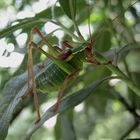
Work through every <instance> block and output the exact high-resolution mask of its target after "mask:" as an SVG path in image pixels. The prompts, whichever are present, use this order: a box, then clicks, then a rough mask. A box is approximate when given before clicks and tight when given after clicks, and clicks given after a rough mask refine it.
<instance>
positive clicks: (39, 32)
mask: <svg viewBox="0 0 140 140" xmlns="http://www.w3.org/2000/svg"><path fill="white" fill-rule="evenodd" d="M34 33H37V34H38V35H39V37H40V38H41V40H42V41H43V43H44V44H45V45H46V44H47V46H48V47H49V48H50V49H51V50H53V51H54V52H56V53H58V54H59V53H61V52H62V51H63V50H62V49H61V48H59V47H57V46H56V45H55V46H52V45H51V43H50V42H49V41H48V40H46V38H45V37H44V36H43V34H42V33H41V31H40V30H39V29H38V28H37V27H34V28H33V29H32V34H34Z"/></svg>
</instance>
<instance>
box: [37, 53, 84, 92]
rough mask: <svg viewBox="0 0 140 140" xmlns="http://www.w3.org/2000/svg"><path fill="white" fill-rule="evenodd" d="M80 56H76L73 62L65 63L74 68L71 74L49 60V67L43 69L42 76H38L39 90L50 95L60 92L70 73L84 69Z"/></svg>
mask: <svg viewBox="0 0 140 140" xmlns="http://www.w3.org/2000/svg"><path fill="white" fill-rule="evenodd" d="M80 56H81V55H80V53H79V54H76V55H74V56H73V58H72V59H71V60H69V61H65V63H67V64H68V65H70V66H71V67H72V68H73V70H72V71H70V72H69V73H68V72H67V71H65V69H63V68H60V66H59V65H57V64H55V63H54V62H53V61H52V60H50V59H49V60H47V66H46V67H44V68H42V70H41V71H40V73H41V74H39V75H38V76H36V84H37V89H39V90H41V91H43V93H50V92H52V91H56V90H58V89H59V87H60V86H61V85H62V84H63V82H64V80H65V79H66V77H67V76H68V75H69V74H70V73H72V72H74V71H76V70H77V69H82V66H83V62H82V61H81V58H80ZM79 58H80V59H79ZM67 69H68V68H67Z"/></svg>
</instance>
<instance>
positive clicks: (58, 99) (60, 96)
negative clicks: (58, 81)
mask: <svg viewBox="0 0 140 140" xmlns="http://www.w3.org/2000/svg"><path fill="white" fill-rule="evenodd" d="M79 71H80V69H76V70H75V71H74V72H72V73H70V74H69V75H68V76H67V77H66V78H65V80H64V82H63V84H62V85H61V87H60V89H59V93H58V97H57V102H56V104H55V105H54V107H53V109H52V111H54V112H55V111H57V109H58V107H59V104H60V102H61V98H62V97H63V95H64V90H65V88H66V87H67V85H68V82H69V80H71V79H72V78H74V76H76V75H77V74H78V73H79Z"/></svg>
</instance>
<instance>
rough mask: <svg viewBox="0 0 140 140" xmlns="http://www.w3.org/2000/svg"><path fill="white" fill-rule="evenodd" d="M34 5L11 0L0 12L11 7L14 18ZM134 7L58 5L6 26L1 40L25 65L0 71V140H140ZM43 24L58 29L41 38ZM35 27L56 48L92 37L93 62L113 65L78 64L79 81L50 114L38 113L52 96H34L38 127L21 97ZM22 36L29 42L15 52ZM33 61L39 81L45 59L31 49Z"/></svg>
mask: <svg viewBox="0 0 140 140" xmlns="http://www.w3.org/2000/svg"><path fill="white" fill-rule="evenodd" d="M34 3H36V2H35V1H33V0H28V1H27V0H26V1H21V3H20V4H18V3H17V1H16V0H13V1H12V0H11V3H10V2H9V3H8V2H7V3H6V2H5V1H1V2H0V7H3V10H4V8H7V7H9V6H10V4H13V5H14V6H13V8H15V11H16V14H18V13H20V12H21V11H23V10H25V7H26V6H30V7H31V6H32V5H33V4H34ZM58 3H59V4H58ZM134 3H135V1H131V3H130V1H129V0H125V1H114V2H113V1H109V0H105V1H99V0H95V1H92V0H91V1H88V2H87V1H86V0H83V1H81V0H77V1H75V0H67V1H65V0H59V1H58V2H57V3H55V4H54V5H51V6H48V7H47V6H46V8H45V9H44V10H42V11H40V12H38V13H35V16H33V17H28V15H27V16H26V17H25V18H23V19H15V20H14V21H10V23H8V24H7V25H6V26H5V27H4V28H3V29H2V30H1V31H0V38H1V39H2V38H4V40H5V42H7V44H9V43H13V44H14V51H13V52H19V53H21V54H24V59H23V61H22V63H21V64H20V66H19V67H17V68H16V70H15V69H13V68H10V67H9V68H7V69H5V68H2V67H1V68H0V83H1V84H0V91H1V95H0V99H1V101H0V140H4V139H6V140H11V139H12V140H14V139H24V140H28V139H32V140H37V139H42V140H43V139H49V138H52V139H54V138H55V139H57V140H60V139H63V140H65V139H67V140H75V139H78V140H80V139H104V138H105V139H124V138H131V137H137V138H140V134H139V133H138V132H139V128H138V125H139V123H140V115H139V114H138V111H139V109H140V88H139V85H140V84H139V83H140V66H139V53H140V51H139V50H140V49H139V47H140V46H139V36H140V31H139V29H138V26H139V16H140V15H139V13H138V11H137V5H138V4H140V3H139V1H137V2H136V3H135V4H134ZM59 5H60V6H59ZM130 5H131V6H130ZM114 15H115V16H114ZM116 15H118V16H116ZM112 16H113V18H112ZM115 17H117V18H115ZM49 22H51V23H53V24H54V25H57V26H58V29H54V30H53V31H52V32H50V33H47V35H46V30H47V27H46V26H47V25H48V24H47V23H49ZM89 22H90V28H91V29H94V30H92V31H91V35H90V32H89V30H88V28H86V27H88V24H89ZM34 26H36V27H38V28H39V29H40V30H41V31H42V32H43V34H44V36H45V38H46V39H48V40H49V42H50V43H51V44H59V45H60V46H61V47H62V48H64V46H63V44H62V41H63V40H65V39H66V40H68V41H69V42H70V44H72V45H73V46H76V45H78V44H82V43H83V42H85V39H86V40H90V39H91V38H90V37H92V40H93V41H94V44H93V47H94V48H93V49H94V53H95V54H96V57H97V59H98V60H99V61H101V62H106V61H108V60H112V64H109V65H101V66H96V65H89V64H84V67H83V70H82V71H81V73H80V75H79V76H78V77H76V78H75V81H74V82H73V83H71V84H70V85H69V86H68V87H67V88H66V89H65V94H66V96H65V97H64V98H63V99H62V101H61V104H60V106H59V109H58V110H57V112H52V111H51V108H52V106H51V107H50V108H48V109H45V111H44V110H43V109H42V108H43V107H44V106H45V105H46V104H47V103H51V102H52V101H53V100H54V99H56V96H57V91H55V92H52V93H50V94H49V93H48V94H42V93H41V94H38V95H39V102H40V106H41V107H40V110H41V111H42V118H41V121H40V122H39V123H38V124H34V118H35V117H34V116H35V115H34V112H35V109H34V105H33V98H32V97H28V98H26V99H24V100H22V99H21V98H20V97H21V96H22V95H25V94H26V93H27V72H26V69H27V67H26V65H27V57H28V56H27V51H26V50H27V44H28V41H29V38H30V32H31V28H32V27H34ZM80 27H81V28H80ZM82 27H83V28H82ZM83 29H84V30H83ZM57 31H61V32H62V31H63V33H64V36H63V37H62V38H60V37H59V36H60V32H59V35H58V36H57V35H56V34H55V33H57ZM75 32H76V33H75ZM23 33H26V34H27V37H28V39H27V41H26V43H25V44H24V45H23V46H21V45H20V44H18V42H17V40H16V38H17V37H18V36H20V35H21V34H23ZM86 34H88V36H86ZM34 40H35V42H37V43H38V44H39V45H40V46H42V42H41V41H40V38H38V37H35V38H34ZM0 47H1V45H0ZM13 52H8V51H7V50H5V52H4V53H3V55H5V54H6V53H8V55H7V57H9V56H10V55H11V54H12V53H13ZM48 52H49V50H48ZM33 58H34V63H35V66H34V71H35V74H36V76H39V75H40V74H41V72H42V71H41V70H40V69H39V68H38V63H40V64H41V61H44V56H43V55H42V54H40V53H38V52H37V51H35V50H34V54H33ZM46 65H47V64H46ZM46 65H45V66H46ZM11 71H12V72H11ZM114 75H115V76H114ZM40 92H41V91H40ZM77 105H78V106H77ZM45 107H46V106H45ZM136 110H137V112H136ZM56 114H58V116H57V118H56V123H55V125H54V127H53V129H52V128H49V127H46V121H47V122H49V120H48V119H52V117H53V116H56ZM120 122H121V123H120ZM21 126H22V127H21ZM42 126H44V127H42ZM8 130H9V131H8ZM36 130H38V131H36ZM32 135H33V136H32ZM31 136H32V137H31Z"/></svg>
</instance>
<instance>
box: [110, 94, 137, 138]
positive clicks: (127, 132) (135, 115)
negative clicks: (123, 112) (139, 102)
mask: <svg viewBox="0 0 140 140" xmlns="http://www.w3.org/2000/svg"><path fill="white" fill-rule="evenodd" d="M112 94H113V95H114V96H115V97H116V98H117V99H118V100H119V101H120V102H121V103H122V104H123V105H124V107H125V108H126V109H127V110H128V111H129V112H130V113H131V114H132V116H133V117H134V121H135V122H134V124H133V125H132V126H131V127H130V128H129V129H128V130H127V131H126V132H125V133H124V134H123V135H122V136H121V137H120V138H119V140H123V139H124V138H125V137H127V136H128V135H129V134H130V133H131V132H132V131H133V130H135V129H136V128H137V127H138V126H139V124H140V115H139V114H138V113H137V112H136V109H135V108H134V107H132V106H131V105H129V104H128V103H127V101H126V100H125V98H124V97H123V96H121V95H120V94H119V93H112Z"/></svg>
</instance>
